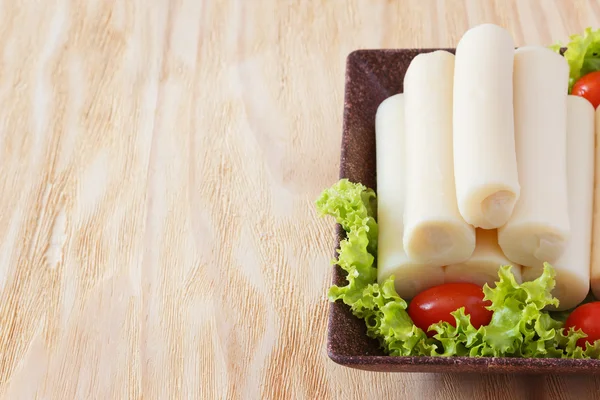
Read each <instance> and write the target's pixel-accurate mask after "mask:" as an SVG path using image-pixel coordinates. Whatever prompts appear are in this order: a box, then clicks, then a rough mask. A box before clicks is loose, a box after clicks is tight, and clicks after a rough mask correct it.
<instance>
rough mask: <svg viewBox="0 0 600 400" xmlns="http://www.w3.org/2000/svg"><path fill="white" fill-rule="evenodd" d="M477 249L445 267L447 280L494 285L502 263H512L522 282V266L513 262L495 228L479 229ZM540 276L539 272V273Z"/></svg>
mask: <svg viewBox="0 0 600 400" xmlns="http://www.w3.org/2000/svg"><path fill="white" fill-rule="evenodd" d="M476 234H477V238H476V244H475V251H474V252H473V255H471V257H470V258H469V259H468V260H466V261H463V262H461V263H456V264H451V265H448V266H446V268H445V277H446V278H445V281H446V282H470V283H474V284H477V285H478V286H479V287H480V288H481V287H482V286H483V285H484V284H486V283H487V284H488V285H489V286H492V287H493V286H494V282H495V281H496V279H498V270H499V269H500V266H502V265H512V266H513V268H512V273H513V275H514V276H515V280H516V281H517V282H519V283H521V266H520V265H519V264H517V263H513V262H511V261H510V260H509V259H508V258H506V256H505V255H504V253H503V252H502V249H501V248H500V246H499V245H498V235H497V231H496V230H495V229H477V231H476ZM538 276H539V273H538Z"/></svg>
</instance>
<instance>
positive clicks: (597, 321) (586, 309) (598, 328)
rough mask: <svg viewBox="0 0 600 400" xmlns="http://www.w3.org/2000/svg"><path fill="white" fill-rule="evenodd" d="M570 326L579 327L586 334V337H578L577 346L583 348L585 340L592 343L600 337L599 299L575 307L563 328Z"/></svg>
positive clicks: (566, 328)
mask: <svg viewBox="0 0 600 400" xmlns="http://www.w3.org/2000/svg"><path fill="white" fill-rule="evenodd" d="M570 327H574V328H575V329H581V330H582V331H583V332H584V333H585V334H586V335H588V337H586V338H583V339H579V340H578V341H577V346H580V347H583V348H585V342H590V343H594V342H595V341H596V340H598V339H600V301H594V302H592V303H586V304H582V305H580V306H579V307H577V308H576V309H575V310H574V311H573V312H572V313H571V315H569V317H568V318H567V321H566V322H565V330H568V329H569V328H570ZM565 333H566V332H565Z"/></svg>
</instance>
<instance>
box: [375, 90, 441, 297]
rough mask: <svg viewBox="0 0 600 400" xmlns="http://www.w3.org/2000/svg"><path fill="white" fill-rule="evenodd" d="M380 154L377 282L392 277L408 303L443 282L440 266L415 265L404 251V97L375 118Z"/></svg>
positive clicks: (381, 108) (384, 107) (391, 101)
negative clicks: (399, 277) (416, 295)
mask: <svg viewBox="0 0 600 400" xmlns="http://www.w3.org/2000/svg"><path fill="white" fill-rule="evenodd" d="M375 136H376V140H375V143H376V153H377V171H379V172H378V174H377V222H378V224H379V246H378V249H377V280H378V281H379V283H383V282H384V281H385V280H386V279H387V278H389V277H390V275H396V276H399V275H401V276H403V277H404V279H396V280H395V283H396V291H397V292H398V294H399V295H400V296H402V297H403V298H405V299H411V298H412V297H414V295H415V294H417V293H419V292H421V291H422V290H424V289H427V288H429V287H432V286H436V285H439V284H442V283H443V282H444V270H443V268H442V266H441V265H427V264H422V263H418V262H415V261H414V260H412V259H411V258H410V257H408V255H407V254H406V252H405V251H404V245H403V243H402V236H403V232H404V221H403V217H402V216H403V210H404V188H405V171H406V169H405V167H404V162H405V157H404V154H405V152H404V95H403V94H397V95H394V96H391V97H389V98H387V99H386V100H384V101H383V102H382V103H381V105H380V106H379V108H378V109H377V114H376V115H375Z"/></svg>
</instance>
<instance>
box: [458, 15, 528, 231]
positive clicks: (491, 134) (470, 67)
mask: <svg viewBox="0 0 600 400" xmlns="http://www.w3.org/2000/svg"><path fill="white" fill-rule="evenodd" d="M513 59H514V43H513V40H512V37H511V36H510V34H509V33H508V32H507V31H506V30H504V29H502V28H500V27H499V26H496V25H492V24H484V25H479V26H477V27H475V28H472V29H470V30H469V31H467V32H466V33H465V34H464V36H463V37H462V38H461V39H460V41H459V42H458V45H457V47H456V61H455V67H454V118H453V123H454V136H453V139H454V140H453V142H454V176H455V179H456V196H457V199H458V208H459V210H460V213H461V214H462V216H463V217H464V219H465V220H466V221H467V222H468V223H470V224H471V225H473V226H475V227H478V228H485V229H493V228H498V227H500V226H502V225H504V224H505V223H506V221H508V218H509V217H510V216H511V214H512V211H513V208H514V206H515V203H516V202H517V199H518V198H519V192H520V187H519V178H518V174H517V158H516V154H515V136H514V122H513Z"/></svg>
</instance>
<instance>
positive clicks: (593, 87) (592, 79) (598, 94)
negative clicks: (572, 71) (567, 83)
mask: <svg viewBox="0 0 600 400" xmlns="http://www.w3.org/2000/svg"><path fill="white" fill-rule="evenodd" d="M571 94H573V95H575V96H581V97H584V98H586V99H588V100H589V102H590V103H592V105H593V106H594V109H595V108H597V107H598V105H599V104H600V71H596V72H590V73H589V74H587V75H584V76H582V77H581V78H579V80H578V81H577V82H575V84H574V85H573V89H572V90H571Z"/></svg>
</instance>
